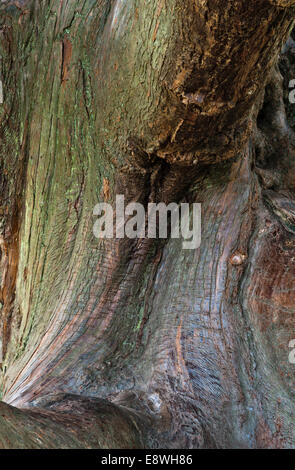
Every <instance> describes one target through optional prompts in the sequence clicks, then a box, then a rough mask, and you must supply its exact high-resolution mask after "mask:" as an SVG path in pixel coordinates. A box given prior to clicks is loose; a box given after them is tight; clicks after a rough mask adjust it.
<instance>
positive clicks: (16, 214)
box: [0, 0, 295, 448]
mask: <svg viewBox="0 0 295 470" xmlns="http://www.w3.org/2000/svg"><path fill="white" fill-rule="evenodd" d="M294 5H295V2H294V1H274V0H273V1H271V0H259V1H257V0H256V1H250V0H247V1H246V0H241V1H234V2H227V4H226V5H224V2H221V1H217V0H214V1H189V0H186V1H183V0H171V1H169V5H168V2H165V1H164V0H160V1H155V0H149V1H146V2H142V1H136V0H129V1H127V2H123V1H121V0H113V1H107V0H100V1H99V2H96V1H95V2H94V1H92V0H86V1H85V2H79V1H76V0H67V1H66V0H64V1H61V0H59V1H57V0H53V1H44V2H38V1H32V2H4V4H3V5H1V7H0V13H1V50H2V52H1V55H2V76H3V85H4V104H3V106H2V109H1V116H0V126H1V127H0V132H1V144H0V145H1V152H0V154H1V162H0V168H1V176H0V188H1V202H0V211H1V212H0V217H1V238H0V242H1V254H2V258H1V273H2V289H1V298H0V300H1V302H2V304H3V307H2V310H1V323H2V354H3V377H2V389H3V396H2V399H3V401H4V402H6V403H7V404H9V405H13V406H14V407H16V406H17V407H18V408H24V409H25V408H30V409H29V410H22V411H19V410H17V409H15V408H11V407H8V405H6V404H3V405H1V406H3V410H4V411H3V413H4V416H5V417H4V421H3V431H2V428H1V429H0V445H2V446H3V447H14V446H17V445H18V444H17V440H18V437H17V436H18V435H17V434H16V433H15V431H11V427H10V428H9V429H10V430H6V427H5V426H6V425H7V426H10V425H11V423H12V424H13V426H15V425H16V423H17V422H18V423H21V425H19V432H20V434H22V433H23V434H22V436H23V437H22V446H24V447H39V446H41V447H76V446H78V447H79V446H82V447H83V446H85V447H114V446H119V447H120V446H121V447H128V446H130V447H135V446H148V447H158V446H165V447H171V448H173V447H178V446H179V447H189V448H190V447H294V436H293V434H294V431H293V429H292V421H293V417H294V406H293V391H292V385H293V380H294V372H293V368H292V367H294V366H292V365H291V364H289V363H288V361H287V354H288V342H289V340H290V339H292V338H291V336H292V330H293V323H292V321H293V320H292V313H293V310H294V301H293V299H292V285H293V284H292V283H293V279H294V272H293V267H294V266H293V251H294V246H293V245H294V240H293V238H294V235H293V234H292V233H290V230H286V224H287V226H288V227H289V228H290V207H291V206H290V204H292V201H293V192H292V191H293V190H294V179H293V178H292V175H294V173H293V172H294V150H293V145H294V138H293V130H292V122H291V120H290V113H292V111H291V110H290V109H289V107H288V106H289V105H288V104H287V100H286V96H285V97H284V96H283V94H282V89H283V85H282V79H281V78H280V72H279V70H278V69H277V68H276V64H277V61H278V57H279V53H280V50H281V46H282V44H283V43H284V42H285V41H286V39H287V38H288V36H289V33H290V31H291V28H292V24H293V20H294V13H295V9H294ZM290 61H292V53H291V52H290V50H288V51H287V52H286V53H285V54H284V56H283V57H282V60H281V62H280V67H281V72H282V73H283V74H284V76H285V80H287V77H288V73H290V72H289V71H290ZM266 85H267V87H266V92H265V93H264V88H265V86H266ZM264 95H265V96H264ZM284 98H285V100H284ZM286 110H287V117H288V119H289V122H288V120H287V117H286V116H285V113H286ZM282 123H283V124H282ZM274 133H275V138H274V137H273V134H274ZM282 149H285V150H284V154H283V151H282ZM116 194H124V195H125V198H126V201H127V202H128V201H131V200H132V201H138V202H142V203H143V204H145V205H146V204H147V203H148V202H159V201H163V202H171V201H176V202H177V201H181V200H188V201H191V202H193V201H195V202H202V204H203V235H202V245H201V248H200V249H198V250H194V251H186V250H183V249H182V246H181V240H168V241H167V243H166V244H164V243H162V242H160V241H159V240H156V241H155V240H148V239H145V240H137V241H134V240H133V241H132V240H126V239H124V240H111V241H98V240H96V239H95V238H94V236H93V233H92V228H93V224H94V217H93V215H92V212H93V207H94V206H95V204H96V203H97V202H98V201H105V202H114V200H115V196H116ZM288 204H289V205H288ZM286 207H289V209H288V208H287V209H286ZM291 209H292V207H291ZM291 225H292V223H291ZM77 395H79V396H80V398H79V397H77ZM48 396H49V397H50V399H49V398H46V397H48ZM69 396H70V398H69ZM82 397H83V398H82ZM98 399H99V400H100V401H99V404H98V405H97V403H98V402H96V401H95V400H98ZM101 400H108V402H106V401H101ZM69 402H70V403H71V404H70V405H69ZM110 402H113V403H114V404H111V403H110ZM48 403H50V405H48ZM72 403H74V405H72ZM107 403H109V404H107ZM48 409H49V410H50V411H48ZM105 409H106V410H108V413H107V414H106V416H104V413H105ZM59 411H62V413H61V415H60V413H59ZM78 412H79V415H81V414H82V415H85V422H84V421H83V422H81V423H79V424H77V422H76V421H75V420H77V418H76V416H77V414H78ZM5 413H7V415H6V414H5ZM8 415H9V418H7V417H6V416H8ZM57 415H58V417H57ZM87 419H89V420H91V422H92V425H93V434H94V433H95V435H96V437H95V438H93V435H92V434H91V433H92V431H91V432H90V431H89V439H88V438H87V432H86V430H85V429H86V427H87ZM44 420H45V421H46V422H50V423H51V424H50V426H49V427H50V430H48V431H44V429H43V427H44V422H45V421H44ZM102 422H103V423H109V426H110V430H111V431H110V435H109V436H106V434H105V432H106V431H105V429H104V427H103V426H102V424H101V423H102ZM9 423H10V424H9ZM121 425H122V427H123V428H122V433H119V432H118V434H116V430H117V429H118V428H120V426H121ZM59 426H60V428H59ZM65 427H68V428H71V429H73V433H74V434H75V433H76V434H75V436H74V437H73V438H72V440H71V439H69V440H67V437H66V433H64V429H65ZM81 429H82V430H83V433H85V434H84V435H83V438H81V439H80V438H76V435H77V433H78V432H79V433H80V432H81ZM32 430H33V431H32ZM56 430H57V431H56ZM136 430H137V431H136ZM41 431H42V436H41V437H40V435H41V434H40V432H41ZM27 432H29V433H32V432H33V433H37V434H38V436H39V437H38V439H39V440H40V442H39V440H37V437H36V438H35V437H33V438H32V437H31V436H28V434H27ZM43 432H44V433H45V434H43ZM52 432H54V433H55V432H57V434H58V436H57V437H56V438H55V437H53V434H52ZM1 433H2V434H1ZM37 434H34V435H35V436H36V435H37ZM7 436H8V437H7Z"/></svg>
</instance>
